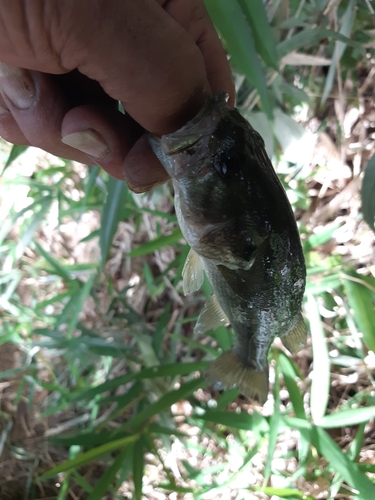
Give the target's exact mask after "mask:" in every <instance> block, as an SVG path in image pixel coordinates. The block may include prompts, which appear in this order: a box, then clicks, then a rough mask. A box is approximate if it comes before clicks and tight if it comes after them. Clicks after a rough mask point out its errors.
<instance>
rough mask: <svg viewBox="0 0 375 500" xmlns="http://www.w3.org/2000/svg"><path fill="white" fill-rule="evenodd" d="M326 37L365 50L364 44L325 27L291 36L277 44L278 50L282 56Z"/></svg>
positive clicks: (317, 42) (306, 30)
mask: <svg viewBox="0 0 375 500" xmlns="http://www.w3.org/2000/svg"><path fill="white" fill-rule="evenodd" d="M326 38H328V39H329V40H337V41H338V42H342V43H343V44H346V45H348V46H351V47H355V48H356V49H358V50H361V51H363V46H362V45H361V44H360V43H359V42H355V41H352V40H350V39H349V38H347V37H346V36H344V35H342V34H341V33H337V31H333V30H327V29H325V28H313V29H305V30H303V31H301V32H299V33H297V34H296V35H294V36H292V37H291V38H288V39H286V40H284V41H282V42H280V43H279V45H278V46H277V51H278V53H279V57H280V58H281V57H283V56H286V55H287V54H289V53H290V52H293V51H294V50H298V49H302V48H304V49H306V48H307V47H311V46H313V45H315V44H319V42H321V41H322V40H324V39H326Z"/></svg>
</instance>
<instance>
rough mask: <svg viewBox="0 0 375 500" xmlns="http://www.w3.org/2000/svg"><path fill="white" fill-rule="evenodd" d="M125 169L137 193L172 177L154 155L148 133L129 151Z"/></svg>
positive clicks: (129, 183)
mask: <svg viewBox="0 0 375 500" xmlns="http://www.w3.org/2000/svg"><path fill="white" fill-rule="evenodd" d="M123 170H124V176H125V179H126V181H127V182H128V185H129V188H130V189H131V190H132V191H134V192H136V193H143V192H145V191H149V190H150V189H152V188H154V187H156V186H159V185H160V184H164V183H165V182H167V181H168V180H169V178H170V177H169V175H168V174H167V172H166V171H165V169H164V168H163V166H162V164H161V163H160V162H159V160H158V159H157V158H156V156H155V155H154V153H153V151H152V149H151V147H150V145H149V143H148V140H147V136H146V134H144V135H143V136H142V137H140V138H139V139H138V140H137V142H136V143H135V144H134V146H133V147H132V149H131V150H130V151H129V153H128V155H127V157H126V159H125V162H124V165H123Z"/></svg>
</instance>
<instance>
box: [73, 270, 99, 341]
mask: <svg viewBox="0 0 375 500" xmlns="http://www.w3.org/2000/svg"><path fill="white" fill-rule="evenodd" d="M94 279H95V274H92V275H91V276H90V278H89V279H88V280H87V281H86V283H85V284H84V285H83V287H82V289H81V290H80V291H79V292H78V293H77V294H75V301H74V304H73V307H72V309H71V317H70V321H69V324H68V330H67V337H68V338H69V337H71V335H72V333H73V331H74V329H75V327H76V326H77V323H78V321H79V314H80V312H81V311H82V308H83V304H84V302H85V300H86V299H87V297H88V296H89V294H90V292H91V289H92V287H93V285H94Z"/></svg>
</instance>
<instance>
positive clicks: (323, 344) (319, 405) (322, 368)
mask: <svg viewBox="0 0 375 500" xmlns="http://www.w3.org/2000/svg"><path fill="white" fill-rule="evenodd" d="M307 302H308V318H309V321H310V330H311V339H312V347H313V359H314V368H313V372H312V383H311V401H310V406H311V416H312V419H313V421H314V422H315V423H319V422H320V420H321V419H322V418H323V416H324V414H325V412H326V408H327V404H328V397H329V387H330V362H329V354H328V346H327V341H326V337H325V335H324V330H323V327H322V322H321V319H320V314H319V309H318V304H317V302H316V300H315V298H314V297H313V296H312V295H309V296H308V300H307Z"/></svg>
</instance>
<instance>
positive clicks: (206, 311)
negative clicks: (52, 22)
mask: <svg viewBox="0 0 375 500" xmlns="http://www.w3.org/2000/svg"><path fill="white" fill-rule="evenodd" d="M228 323H230V321H229V319H228V318H227V315H226V314H225V312H224V311H223V310H222V308H221V306H220V304H219V301H218V300H217V298H216V295H212V297H211V298H210V300H209V301H208V302H206V303H205V305H204V308H203V310H202V312H201V313H200V315H199V317H198V321H197V324H196V325H195V328H194V333H196V334H201V333H205V332H209V331H210V330H214V329H215V328H218V327H219V326H222V325H227V324H228Z"/></svg>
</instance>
